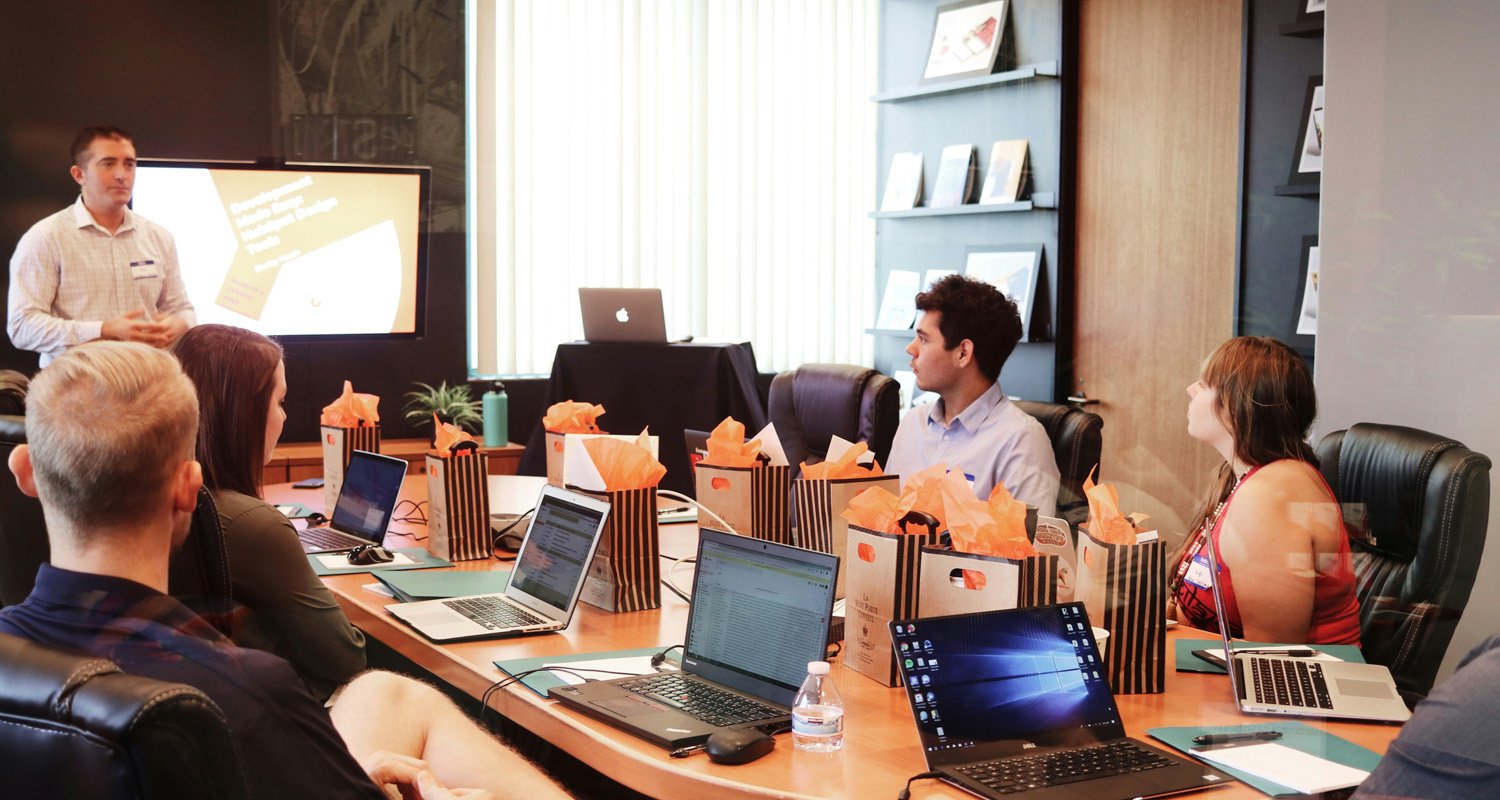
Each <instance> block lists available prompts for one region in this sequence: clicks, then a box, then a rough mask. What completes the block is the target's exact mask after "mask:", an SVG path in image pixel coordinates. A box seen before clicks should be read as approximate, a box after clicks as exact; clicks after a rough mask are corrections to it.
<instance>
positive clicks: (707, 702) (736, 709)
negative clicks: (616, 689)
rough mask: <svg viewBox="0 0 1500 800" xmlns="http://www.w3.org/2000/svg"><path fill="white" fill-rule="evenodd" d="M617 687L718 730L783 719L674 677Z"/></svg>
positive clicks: (782, 712) (777, 713)
mask: <svg viewBox="0 0 1500 800" xmlns="http://www.w3.org/2000/svg"><path fill="white" fill-rule="evenodd" d="M619 685H620V686H621V687H623V688H625V689H627V690H629V691H631V692H634V693H636V694H638V695H641V696H642V697H649V698H651V699H652V700H656V701H658V702H661V703H665V704H667V705H669V706H672V707H673V708H676V709H679V710H681V711H683V712H685V713H687V714H689V715H691V716H694V717H697V718H698V719H700V720H702V721H704V722H707V723H708V724H710V725H717V726H719V727H721V728H723V727H728V726H731V725H743V724H744V723H747V722H758V721H760V720H763V719H771V718H773V717H781V716H785V715H786V711H785V710H784V709H778V708H773V707H771V706H768V705H766V704H765V703H761V702H757V701H755V700H751V699H750V698H748V697H744V696H741V695H738V694H735V693H734V692H730V691H725V690H724V689H720V688H718V687H717V686H711V685H709V684H706V683H702V682H699V681H695V680H691V679H686V678H683V677H682V676H681V675H678V674H675V673H661V674H658V675H647V676H645V677H643V678H640V679H639V680H630V681H621V682H620V684H619Z"/></svg>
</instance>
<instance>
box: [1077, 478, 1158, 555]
mask: <svg viewBox="0 0 1500 800" xmlns="http://www.w3.org/2000/svg"><path fill="white" fill-rule="evenodd" d="M1083 494H1084V496H1085V497H1087V498H1088V499H1089V521H1088V523H1087V524H1086V525H1084V527H1085V528H1087V529H1088V534H1089V535H1090V536H1092V537H1094V539H1095V540H1096V541H1099V542H1104V543H1105V544H1135V543H1136V534H1137V533H1138V532H1139V531H1140V524H1141V523H1142V522H1144V521H1145V520H1146V516H1145V515H1144V514H1130V515H1128V516H1127V515H1125V514H1122V513H1120V495H1119V493H1118V492H1116V491H1115V487H1114V486H1111V485H1110V484H1107V483H1101V484H1095V483H1094V473H1093V471H1092V470H1090V471H1089V475H1088V477H1087V478H1084V479H1083Z"/></svg>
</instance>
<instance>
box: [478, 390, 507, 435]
mask: <svg viewBox="0 0 1500 800" xmlns="http://www.w3.org/2000/svg"><path fill="white" fill-rule="evenodd" d="M509 443H510V398H509V397H508V396H506V394H505V384H503V383H501V382H500V381H495V382H494V383H492V384H490V390H489V391H488V392H485V393H484V446H485V447H504V446H505V445H507V444H509Z"/></svg>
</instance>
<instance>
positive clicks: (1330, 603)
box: [1172, 467, 1359, 645]
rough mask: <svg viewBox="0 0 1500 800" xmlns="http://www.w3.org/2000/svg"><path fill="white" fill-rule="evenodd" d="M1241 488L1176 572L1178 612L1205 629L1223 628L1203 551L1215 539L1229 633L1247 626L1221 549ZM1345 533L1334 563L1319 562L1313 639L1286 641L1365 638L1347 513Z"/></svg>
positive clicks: (1334, 641)
mask: <svg viewBox="0 0 1500 800" xmlns="http://www.w3.org/2000/svg"><path fill="white" fill-rule="evenodd" d="M1259 469H1260V467H1256V468H1255V469H1252V470H1250V471H1249V472H1248V473H1246V474H1245V477H1244V479H1243V480H1241V481H1240V484H1241V485H1244V484H1245V483H1248V482H1249V480H1250V478H1251V476H1253V475H1254V474H1255V473H1256V471H1257V470H1259ZM1318 481H1319V482H1320V483H1322V484H1323V490H1324V491H1325V492H1326V493H1327V495H1328V502H1330V503H1333V502H1336V501H1335V500H1334V499H1333V490H1332V489H1330V488H1329V487H1328V482H1327V481H1325V480H1323V476H1322V475H1321V474H1319V475H1318ZM1237 492H1239V487H1238V486H1236V487H1235V488H1234V491H1232V492H1230V494H1229V497H1228V498H1227V499H1226V500H1225V501H1224V507H1223V509H1222V510H1220V511H1219V513H1218V516H1217V517H1216V518H1214V519H1213V529H1212V530H1210V531H1208V535H1207V536H1205V535H1204V534H1203V532H1202V531H1199V533H1198V535H1196V536H1195V537H1194V538H1193V541H1192V542H1191V543H1190V544H1189V545H1188V546H1187V547H1186V548H1185V549H1184V550H1183V553H1182V558H1181V559H1180V560H1179V561H1178V562H1177V566H1176V568H1175V569H1174V570H1173V572H1172V575H1173V576H1174V578H1175V579H1176V580H1177V581H1180V583H1179V585H1178V587H1177V591H1176V593H1175V594H1174V595H1173V597H1174V599H1175V600H1176V601H1177V615H1178V617H1179V618H1180V619H1182V620H1183V621H1184V622H1186V623H1187V624H1189V625H1191V626H1193V627H1194V628H1198V629H1200V630H1206V631H1217V630H1218V629H1219V621H1218V615H1217V613H1216V612H1215V610H1214V595H1213V588H1212V587H1213V584H1211V583H1207V582H1206V581H1205V579H1204V578H1205V576H1207V574H1208V556H1207V555H1206V554H1204V553H1203V546H1204V544H1205V543H1211V544H1212V546H1213V548H1214V557H1215V559H1217V560H1218V562H1219V575H1218V579H1219V580H1221V581H1223V583H1221V584H1220V590H1221V592H1222V593H1223V595H1224V613H1225V615H1226V616H1228V618H1229V635H1230V636H1232V637H1235V638H1244V636H1245V628H1244V624H1243V623H1242V622H1241V621H1240V609H1239V605H1238V603H1237V602H1236V601H1235V597H1234V581H1233V576H1232V571H1231V565H1230V564H1228V563H1226V562H1225V561H1224V551H1222V550H1220V549H1219V532H1220V530H1221V529H1222V528H1223V527H1224V517H1226V516H1228V514H1229V506H1230V504H1231V503H1233V502H1234V495H1235V494H1236V493H1237ZM1339 533H1340V536H1339V549H1338V552H1337V553H1336V554H1335V555H1334V557H1333V559H1332V563H1331V564H1328V565H1327V566H1326V567H1324V566H1322V565H1320V566H1319V569H1318V575H1317V578H1315V579H1314V581H1313V612H1312V620H1311V621H1310V622H1309V624H1308V626H1307V641H1306V642H1285V644H1352V645H1358V644H1359V602H1358V600H1357V599H1356V598H1355V596H1354V586H1355V582H1354V567H1353V558H1352V557H1351V555H1350V553H1349V536H1348V533H1347V532H1346V531H1345V530H1344V520H1343V515H1342V514H1340V515H1339ZM1315 561H1316V559H1315Z"/></svg>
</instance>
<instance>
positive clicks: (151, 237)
mask: <svg viewBox="0 0 1500 800" xmlns="http://www.w3.org/2000/svg"><path fill="white" fill-rule="evenodd" d="M138 308H145V309H146V310H147V311H148V312H150V314H151V315H152V316H153V317H159V316H161V315H164V314H176V315H177V316H179V317H181V318H182V319H183V320H185V321H186V322H187V324H188V325H190V326H191V325H193V324H194V323H196V322H197V321H198V318H197V315H196V314H195V313H194V312H193V304H192V302H190V301H189V300H188V296H187V287H186V286H184V285H183V282H182V270H181V268H180V266H179V265H178V263H177V245H176V243H175V242H173V240H172V234H171V233H169V232H168V231H167V229H166V228H163V227H162V226H160V225H157V224H156V223H154V222H152V221H150V220H148V219H146V218H145V217H142V216H141V215H139V214H136V213H135V212H133V211H131V210H130V209H128V208H127V209H125V222H124V224H122V225H121V226H120V228H119V230H117V231H115V232H114V233H113V234H111V233H110V232H109V231H108V230H105V228H104V227H103V226H101V225H100V224H99V223H97V222H95V221H94V218H93V216H92V215H91V214H89V210H88V209H87V208H85V207H84V205H83V197H82V196H80V197H79V198H78V200H77V201H76V202H74V203H73V205H71V206H69V207H67V208H65V209H63V210H61V211H59V212H57V213H56V214H53V215H52V216H49V217H47V218H46V219H44V220H42V221H41V222H38V223H37V224H35V225H33V226H31V230H29V231H27V232H26V235H25V236H22V237H21V241H20V243H19V244H17V245H16V252H15V255H14V256H12V257H11V259H10V298H9V310H10V314H9V317H8V319H7V320H6V325H5V327H6V331H7V332H9V333H10V340H11V342H12V343H14V344H15V346H16V347H18V348H20V349H22V350H35V351H36V352H38V353H41V354H42V361H41V365H42V366H44V367H45V366H47V365H48V364H49V363H51V362H52V359H54V358H56V357H58V356H59V355H61V354H62V352H63V351H64V350H66V349H68V348H69V347H72V346H74V345H78V344H83V343H84V342H87V341H92V340H94V339H97V338H99V332H100V328H101V327H102V326H103V324H104V322H105V321H107V320H111V319H115V318H116V317H120V316H123V315H124V314H126V313H128V312H130V311H134V310H135V309H138Z"/></svg>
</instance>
